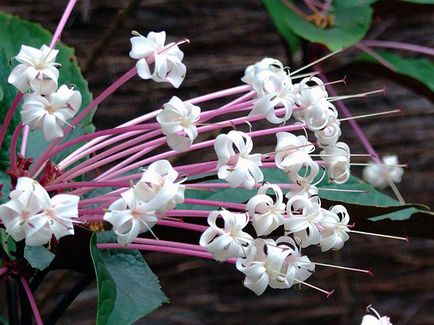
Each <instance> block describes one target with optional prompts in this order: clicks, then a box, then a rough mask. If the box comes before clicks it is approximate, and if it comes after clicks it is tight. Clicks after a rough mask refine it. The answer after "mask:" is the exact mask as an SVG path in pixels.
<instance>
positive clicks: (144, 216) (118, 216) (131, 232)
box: [104, 189, 158, 245]
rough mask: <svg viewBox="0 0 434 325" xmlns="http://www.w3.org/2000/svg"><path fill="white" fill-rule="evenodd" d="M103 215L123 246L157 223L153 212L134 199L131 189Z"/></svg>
mask: <svg viewBox="0 0 434 325" xmlns="http://www.w3.org/2000/svg"><path fill="white" fill-rule="evenodd" d="M121 196H122V197H121V198H120V199H118V200H116V201H114V202H113V203H112V204H111V205H110V207H109V208H108V212H106V213H105V214H104V220H106V221H108V222H110V223H111V224H112V225H113V231H114V232H115V234H116V235H117V236H118V242H119V243H120V244H123V245H127V244H129V243H131V242H132V241H133V240H134V239H136V238H137V236H138V235H139V234H140V233H142V232H145V231H147V230H150V229H151V228H152V227H153V226H154V225H155V224H156V223H157V221H158V219H157V217H156V215H155V211H150V210H148V209H147V208H146V207H145V206H144V205H143V204H142V202H141V201H140V200H139V199H138V198H137V197H136V195H135V192H134V190H133V189H129V190H127V191H125V192H123V193H122V194H121Z"/></svg>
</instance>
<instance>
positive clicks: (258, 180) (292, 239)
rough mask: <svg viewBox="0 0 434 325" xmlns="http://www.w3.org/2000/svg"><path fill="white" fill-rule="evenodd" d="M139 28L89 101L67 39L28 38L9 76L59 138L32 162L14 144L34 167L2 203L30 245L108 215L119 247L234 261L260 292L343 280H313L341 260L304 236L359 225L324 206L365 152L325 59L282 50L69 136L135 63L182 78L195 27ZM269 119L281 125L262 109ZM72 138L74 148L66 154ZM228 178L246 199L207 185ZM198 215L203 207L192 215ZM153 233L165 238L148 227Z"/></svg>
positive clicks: (6, 220) (221, 184)
mask: <svg viewBox="0 0 434 325" xmlns="http://www.w3.org/2000/svg"><path fill="white" fill-rule="evenodd" d="M134 34H135V36H134V37H132V38H131V44H132V49H131V52H130V56H131V57H132V58H134V59H137V60H138V61H137V62H136V65H135V67H133V68H132V69H131V70H129V71H128V72H126V73H125V74H124V75H123V76H122V77H121V78H119V80H117V81H116V82H115V83H114V84H113V85H111V86H110V87H109V88H108V90H106V91H104V92H103V93H102V94H101V95H99V96H98V97H97V98H95V100H94V101H93V102H91V103H90V104H89V106H88V107H85V108H83V109H81V111H80V107H81V95H80V93H79V92H78V91H76V90H74V89H73V88H69V87H68V86H66V85H62V86H60V87H59V88H58V89H57V82H58V75H59V73H58V70H57V66H58V65H57V64H56V63H55V59H56V55H57V53H58V51H57V50H54V49H51V48H49V47H47V46H45V45H44V46H42V47H41V49H35V48H31V47H28V46H23V47H22V49H21V51H20V53H19V54H18V55H17V56H16V60H17V61H18V62H20V64H19V65H18V66H17V67H15V68H14V69H13V71H12V72H11V75H10V77H9V82H10V83H12V84H13V85H15V86H16V87H17V88H18V89H19V90H20V91H21V92H27V91H28V90H29V89H31V90H32V91H33V93H28V94H25V95H24V103H23V106H22V111H21V115H22V121H23V124H25V125H27V126H28V127H30V128H31V129H42V130H43V132H44V134H45V136H46V138H47V140H52V142H51V143H50V145H49V146H48V147H47V149H46V150H45V151H44V152H43V153H41V155H40V156H39V157H35V160H34V162H33V161H32V162H31V163H30V162H29V164H28V165H29V166H26V168H25V170H24V169H23V168H22V166H21V165H20V164H17V163H16V161H17V159H16V157H15V156H16V153H15V152H14V151H12V157H11V169H12V170H14V172H15V174H16V175H19V176H23V175H24V177H20V178H18V183H17V186H16V188H15V189H14V190H13V191H12V192H11V193H10V196H9V197H10V200H9V201H8V202H7V203H5V204H3V205H2V206H0V219H1V221H2V223H3V225H4V226H5V228H6V231H7V232H8V233H9V234H10V235H11V236H12V237H13V239H14V240H16V241H20V240H23V239H25V241H26V244H27V245H45V244H47V243H51V239H52V236H53V235H54V237H55V238H56V239H60V238H61V237H63V236H65V235H73V234H74V226H73V222H80V223H81V224H82V226H83V227H88V228H89V229H93V228H92V227H91V226H92V225H93V223H94V222H102V221H106V226H107V227H110V226H111V229H112V230H113V232H114V233H115V234H116V235H117V241H118V244H112V245H118V246H116V247H121V248H135V249H136V248H138V249H143V250H155V251H162V252H173V253H177V254H186V255H193V256H201V257H204V258H214V259H215V260H217V261H221V262H223V261H226V262H229V263H234V264H235V265H236V268H237V269H238V270H239V271H241V272H242V273H243V274H244V275H245V280H244V285H245V286H246V287H247V288H249V289H251V290H252V291H254V292H255V293H256V294H258V295H260V294H262V293H263V292H264V291H265V290H266V288H267V287H268V286H270V287H272V288H290V287H292V286H293V285H294V284H304V285H306V286H310V287H312V288H315V289H317V290H320V291H321V292H324V293H326V294H327V295H329V294H331V292H332V291H326V290H323V289H320V288H318V287H315V286H313V285H311V284H309V283H307V282H305V281H306V280H307V279H308V278H309V277H310V275H311V274H312V273H313V272H314V271H315V267H316V266H317V265H321V266H331V265H328V264H321V263H316V262H313V261H311V260H310V259H309V258H308V257H307V256H306V255H303V254H302V253H301V249H302V248H303V249H304V248H306V247H308V246H319V247H320V249H321V251H323V252H325V251H328V250H336V249H341V248H342V247H343V245H344V243H345V242H346V241H347V240H348V239H349V233H350V232H352V230H350V226H349V225H348V223H349V215H348V212H347V210H346V209H345V207H344V206H342V205H335V206H333V207H328V208H325V207H323V206H322V205H321V200H320V197H319V191H321V190H322V189H321V187H320V186H319V185H318V184H320V183H321V182H322V181H323V180H324V179H326V180H328V181H329V182H331V183H335V184H342V183H345V182H346V181H347V180H348V179H349V177H350V166H351V163H350V158H351V156H352V154H351V153H350V148H349V147H348V145H346V144H345V143H344V142H341V141H339V139H340V136H341V133H342V132H341V129H340V123H341V121H340V119H339V118H338V113H337V110H336V108H335V107H334V105H333V104H332V102H333V101H334V100H336V99H338V97H331V96H329V95H328V92H327V90H326V84H325V83H324V82H323V81H322V80H321V79H320V78H318V77H315V75H316V73H314V72H312V73H307V74H303V75H299V74H298V73H297V71H296V72H293V73H291V72H290V70H289V68H287V67H285V66H284V65H283V64H282V63H281V62H280V61H278V60H276V59H271V58H265V59H263V60H261V61H260V62H258V63H256V64H254V65H251V66H249V67H247V69H246V70H245V74H244V76H243V78H242V79H241V80H242V81H243V82H244V84H243V85H240V86H237V87H234V88H230V89H226V90H222V91H219V92H215V93H211V94H207V95H203V96H200V97H196V98H192V99H189V100H182V99H181V98H178V97H172V98H171V99H170V100H169V102H167V103H165V104H163V105H162V108H161V109H158V110H155V111H153V112H150V113H147V114H144V115H142V116H139V117H137V118H135V119H133V120H131V121H128V122H126V123H124V124H121V125H119V126H118V127H116V128H113V129H108V130H102V131H98V132H94V133H91V134H86V135H82V136H80V137H78V138H76V139H73V140H69V141H64V142H62V143H61V138H62V137H64V136H65V135H66V134H67V133H68V132H70V131H71V129H72V128H73V127H74V126H76V125H78V123H80V121H81V120H82V119H83V118H84V117H85V116H86V114H87V113H90V112H91V111H92V110H93V109H94V108H95V107H96V105H98V104H99V103H101V102H102V101H103V100H104V99H105V98H106V97H107V96H109V95H110V94H111V92H113V91H114V90H116V89H117V88H119V87H120V86H121V85H122V84H123V83H125V82H126V81H128V80H129V79H131V77H133V76H134V75H136V74H137V75H139V76H140V77H141V78H143V79H152V80H154V81H156V82H169V83H170V84H172V85H173V86H174V87H179V86H180V84H181V83H182V81H183V80H184V77H185V73H186V67H185V65H184V64H183V63H182V59H183V56H184V55H183V53H182V51H181V50H180V49H179V47H178V45H180V44H181V43H183V42H184V41H182V42H179V43H168V44H167V45H165V44H164V43H165V41H166V34H165V32H158V33H156V32H150V33H149V34H148V35H147V36H146V37H145V36H142V35H140V34H138V33H134ZM56 89H57V90H56ZM235 96H236V98H235V99H234V98H232V97H235ZM227 97H230V98H231V100H228V101H227V102H226V103H225V104H224V105H222V106H218V107H212V105H214V104H212V105H210V106H211V108H210V109H208V110H202V109H201V108H200V107H199V106H197V105H198V104H201V103H204V102H211V103H212V101H213V100H215V99H220V101H221V100H222V99H224V98H227ZM79 111H80V113H79V114H77V113H78V112H79ZM244 112H247V114H245V115H244V116H241V117H240V115H241V114H242V113H244ZM76 114H77V115H76ZM74 116H75V117H74ZM73 117H74V119H73V120H72V121H71V122H70V123H69V124H68V122H67V120H69V119H71V118H73ZM291 118H294V121H293V123H290V122H289V121H290V119H291ZM214 119H215V120H217V121H218V122H214V121H213V120H214ZM264 119H265V120H267V121H268V122H270V123H272V124H275V125H274V126H273V127H271V128H263V125H264V123H261V124H259V123H255V122H258V121H262V120H264ZM65 125H67V126H65ZM246 125H247V126H248V127H249V128H248V130H246V128H245V126H246ZM258 125H259V126H258ZM6 127H7V125H6ZM227 129H229V130H227ZM19 131H20V129H18V131H17V132H16V133H15V134H14V141H16V140H17V138H18V136H19ZM216 133H217V134H218V135H217V136H215V134H216ZM201 135H205V136H201ZM273 135H276V138H275V139H276V142H275V145H274V151H272V152H266V153H260V152H258V151H259V150H257V148H255V149H254V142H255V143H256V141H257V140H256V139H258V138H261V137H262V138H264V137H268V138H269V136H273ZM27 136H28V135H27V134H26V133H24V134H23V137H27ZM273 138H274V137H273ZM309 138H310V139H309ZM203 139H205V140H203ZM83 142H84V143H83ZM79 143H82V144H81V145H80V146H78V148H77V144H79ZM71 148H74V149H71ZM212 148H213V149H214V151H212V150H209V149H212ZM317 149H318V152H317V153H315V151H316V150H317ZM62 150H70V151H69V152H70V154H69V155H68V156H67V157H65V158H63V159H62V160H61V161H55V159H56V157H57V154H58V153H59V152H61V151H62ZM196 150H202V153H203V154H202V155H201V154H196V153H195V151H196ZM21 151H22V152H24V153H25V148H24V150H23V149H22V150H21ZM180 152H183V153H185V152H188V153H189V154H190V153H191V155H189V157H188V158H189V160H190V159H197V158H200V159H199V160H198V161H196V162H194V163H189V164H185V165H179V164H176V160H173V158H176V157H177V155H178V154H179V153H180ZM20 168H21V169H22V170H19V169H20ZM269 169H274V171H275V172H277V173H280V176H279V178H280V179H281V182H280V183H273V182H269V180H268V179H267V176H266V175H267V170H269ZM44 170H45V172H44V173H43V174H42V175H41V173H42V171H44ZM101 170H102V172H100V171H101ZM95 171H98V173H97V176H94V175H95V174H94V172H95ZM15 174H14V175H15ZM371 174H372V173H371ZM41 184H43V186H42V185H41ZM317 186H318V187H317ZM229 188H237V190H239V191H240V193H243V194H246V193H248V198H247V199H246V200H244V201H241V202H240V201H238V202H233V201H232V200H231V198H230V197H228V196H226V197H225V196H224V195H222V196H221V197H223V199H222V200H224V201H215V200H211V199H203V198H198V196H196V195H195V193H196V194H197V193H200V191H209V192H213V191H216V190H221V191H224V190H226V189H229ZM94 189H98V190H99V191H95V192H93V190H94ZM256 190H257V193H256V194H255V193H254V192H255V191H256ZM56 193H61V194H56ZM222 193H224V192H222ZM50 196H51V197H50ZM199 197H200V195H199ZM209 207H212V209H214V210H212V211H210V209H209ZM191 218H202V219H201V220H202V221H199V222H187V221H189V220H190V219H191ZM205 219H206V220H207V222H208V226H205V225H204V224H205V221H204V220H205ZM196 220H197V219H196ZM199 220H200V219H199ZM250 224H251V225H252V227H253V229H254V231H252V230H250V229H249V225H250ZM155 225H159V226H161V227H172V228H177V229H183V230H185V231H192V232H196V233H199V235H200V239H199V243H198V244H199V245H197V243H196V244H191V243H178V242H174V241H168V240H160V239H158V238H157V236H156V234H154V230H155V229H152V228H153V227H154V226H155ZM156 232H157V231H156ZM358 233H361V232H358ZM141 234H144V235H141ZM149 234H151V235H152V236H153V237H154V239H152V238H146V237H145V236H149ZM157 234H158V233H157ZM265 236H268V238H265ZM197 237H199V236H197ZM192 238H194V237H192ZM99 247H100V248H101V246H99ZM332 267H333V266H332ZM336 267H337V266H336ZM339 268H344V269H349V268H346V267H339ZM353 270H355V271H360V272H364V273H369V271H368V270H360V269H353Z"/></svg>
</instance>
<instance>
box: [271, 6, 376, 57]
mask: <svg viewBox="0 0 434 325" xmlns="http://www.w3.org/2000/svg"><path fill="white" fill-rule="evenodd" d="M373 2H374V1H372V0H365V1H364V0H360V1H358V0H351V1H348V0H335V1H333V6H332V7H331V8H330V11H329V14H330V15H332V16H334V19H335V22H334V24H333V26H331V27H328V28H325V29H321V28H319V27H317V26H316V25H315V24H313V23H311V22H309V21H308V20H306V18H305V17H302V16H300V15H299V14H297V13H295V12H294V11H293V10H292V9H290V8H288V6H286V5H285V4H284V3H283V2H282V1H281V0H264V4H265V6H266V7H267V9H268V11H269V13H270V14H271V16H272V17H273V21H274V22H275V24H276V26H277V28H278V30H279V32H280V33H282V34H283V35H284V37H285V38H287V40H288V35H290V34H289V32H288V30H291V31H292V32H294V33H295V34H297V35H298V36H300V37H301V38H304V39H306V40H308V41H311V42H315V43H321V44H324V45H326V46H327V47H328V48H329V49H330V50H332V51H335V50H339V49H341V48H344V47H349V46H351V45H354V44H356V43H357V42H359V41H360V40H361V39H362V38H363V37H364V36H365V35H366V33H367V31H368V29H369V26H370V24H371V20H372V12H373V10H372V8H371V7H370V5H371V4H372V3H373Z"/></svg>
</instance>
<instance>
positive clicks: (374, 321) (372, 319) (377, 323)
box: [360, 305, 393, 325]
mask: <svg viewBox="0 0 434 325" xmlns="http://www.w3.org/2000/svg"><path fill="white" fill-rule="evenodd" d="M366 310H367V311H368V312H370V311H372V312H373V313H374V314H375V316H373V315H365V316H363V318H362V323H361V324H360V325H393V324H392V322H391V321H390V318H389V317H387V316H380V314H379V313H378V312H377V311H376V310H375V309H374V308H372V307H371V305H369V306H368V308H366Z"/></svg>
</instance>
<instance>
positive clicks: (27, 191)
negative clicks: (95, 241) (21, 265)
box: [0, 177, 80, 246]
mask: <svg viewBox="0 0 434 325" xmlns="http://www.w3.org/2000/svg"><path fill="white" fill-rule="evenodd" d="M9 197H10V200H9V201H8V202H7V203H5V204H3V205H2V206H0V219H2V221H3V223H4V224H5V226H6V231H7V232H8V233H9V234H10V235H11V236H12V238H14V240H16V241H19V240H22V239H24V238H25V239H26V244H27V245H29V246H40V245H45V244H47V243H48V242H49V241H50V240H51V237H52V236H53V234H54V236H55V237H56V238H57V239H60V238H62V237H64V236H66V235H73V234H74V226H73V222H74V221H73V218H77V217H78V201H79V199H80V198H79V196H77V195H72V194H58V195H55V196H54V197H52V198H50V196H49V195H48V193H47V191H46V190H45V189H44V188H43V187H42V186H41V185H40V184H39V183H38V182H36V181H35V180H33V179H31V178H28V177H20V178H19V179H18V181H17V186H16V189H15V190H14V191H12V192H11V193H10V195H9Z"/></svg>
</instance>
